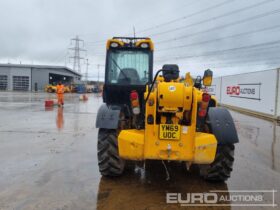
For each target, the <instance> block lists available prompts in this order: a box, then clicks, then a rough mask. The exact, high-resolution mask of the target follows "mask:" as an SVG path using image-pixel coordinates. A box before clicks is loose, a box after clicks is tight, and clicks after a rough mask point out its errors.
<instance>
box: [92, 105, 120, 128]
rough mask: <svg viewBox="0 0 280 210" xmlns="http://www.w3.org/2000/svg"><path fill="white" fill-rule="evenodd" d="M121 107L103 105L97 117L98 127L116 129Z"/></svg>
mask: <svg viewBox="0 0 280 210" xmlns="http://www.w3.org/2000/svg"><path fill="white" fill-rule="evenodd" d="M120 111H121V108H120V107H118V106H114V107H111V106H107V105H106V104H103V105H101V107H100V108H99V110H98V113H97V117H96V128H106V129H116V128H118V124H119V116H120Z"/></svg>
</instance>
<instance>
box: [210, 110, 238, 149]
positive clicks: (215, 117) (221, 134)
mask: <svg viewBox="0 0 280 210" xmlns="http://www.w3.org/2000/svg"><path fill="white" fill-rule="evenodd" d="M208 123H209V126H210V130H211V131H212V133H213V134H214V135H215V136H216V138H217V140H218V144H234V143H238V142H239V140H238V136H237V132H236V128H235V125H234V122H233V119H232V117H231V114H230V112H229V111H228V110H227V109H225V108H222V107H210V108H209V111H208Z"/></svg>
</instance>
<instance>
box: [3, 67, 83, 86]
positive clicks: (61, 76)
mask: <svg viewBox="0 0 280 210" xmlns="http://www.w3.org/2000/svg"><path fill="white" fill-rule="evenodd" d="M80 79H81V74H79V73H77V72H75V71H73V70H72V69H70V68H68V67H65V66H48V65H27V64H0V90H15V91H37V90H38V91H42V90H44V88H45V86H46V85H48V84H55V83H57V82H59V81H61V82H62V83H64V84H70V83H72V82H77V81H79V80H80Z"/></svg>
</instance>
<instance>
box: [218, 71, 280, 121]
mask: <svg viewBox="0 0 280 210" xmlns="http://www.w3.org/2000/svg"><path fill="white" fill-rule="evenodd" d="M277 71H278V70H277V69H274V70H267V71H259V72H251V73H245V74H238V75H231V76H225V77H222V78H221V96H220V99H219V101H220V103H221V104H225V105H230V106H234V107H239V108H242V109H247V110H251V111H254V112H259V113H263V114H266V115H271V116H276V114H277V113H276V98H277V97H276V95H277V94H278V91H277V86H278V85H277V83H278V79H277V76H278V73H277ZM216 94H218V93H217V92H216Z"/></svg>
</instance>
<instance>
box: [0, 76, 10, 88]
mask: <svg viewBox="0 0 280 210" xmlns="http://www.w3.org/2000/svg"><path fill="white" fill-rule="evenodd" d="M7 88H8V76H7V75H0V90H7Z"/></svg>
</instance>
